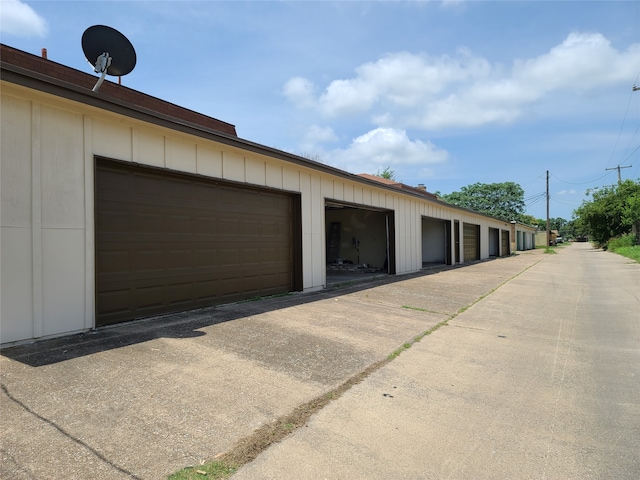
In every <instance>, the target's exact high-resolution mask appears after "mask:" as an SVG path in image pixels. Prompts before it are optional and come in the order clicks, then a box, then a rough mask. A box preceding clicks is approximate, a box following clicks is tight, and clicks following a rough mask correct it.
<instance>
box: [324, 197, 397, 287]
mask: <svg viewBox="0 0 640 480" xmlns="http://www.w3.org/2000/svg"><path fill="white" fill-rule="evenodd" d="M325 231H326V262H327V264H326V268H327V285H330V284H335V283H340V282H342V281H348V280H354V279H363V278H367V277H375V276H379V275H387V274H395V273H396V269H395V242H394V238H395V222H394V216H393V211H391V210H382V209H372V208H363V207H361V206H356V205H351V204H345V203H341V202H335V201H327V202H326V203H325Z"/></svg>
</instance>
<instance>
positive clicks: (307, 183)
mask: <svg viewBox="0 0 640 480" xmlns="http://www.w3.org/2000/svg"><path fill="white" fill-rule="evenodd" d="M300 192H301V199H300V201H301V204H302V233H311V231H312V230H311V211H312V198H311V175H309V174H308V173H307V172H300ZM302 253H303V255H305V260H306V259H307V257H306V255H307V252H306V251H305V250H304V249H303V250H302ZM308 258H311V257H308ZM304 265H308V264H307V262H306V261H305V263H304Z"/></svg>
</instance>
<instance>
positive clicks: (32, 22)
mask: <svg viewBox="0 0 640 480" xmlns="http://www.w3.org/2000/svg"><path fill="white" fill-rule="evenodd" d="M0 9H1V13H2V14H1V15H0V32H2V33H4V34H11V35H16V36H20V37H32V36H38V37H44V36H45V35H46V34H47V22H46V20H45V19H44V18H42V17H41V16H40V15H38V14H37V13H36V12H35V11H34V10H33V9H32V8H31V7H30V6H29V5H27V4H26V3H23V2H21V1H20V0H1V1H0Z"/></svg>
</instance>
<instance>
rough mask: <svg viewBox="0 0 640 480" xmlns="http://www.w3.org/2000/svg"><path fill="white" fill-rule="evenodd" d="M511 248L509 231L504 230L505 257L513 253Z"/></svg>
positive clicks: (503, 252)
mask: <svg viewBox="0 0 640 480" xmlns="http://www.w3.org/2000/svg"><path fill="white" fill-rule="evenodd" d="M509 250H510V248H509V231H508V230H502V256H503V257H505V256H508V255H511V252H510V251H509Z"/></svg>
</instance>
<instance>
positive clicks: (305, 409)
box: [168, 262, 538, 480]
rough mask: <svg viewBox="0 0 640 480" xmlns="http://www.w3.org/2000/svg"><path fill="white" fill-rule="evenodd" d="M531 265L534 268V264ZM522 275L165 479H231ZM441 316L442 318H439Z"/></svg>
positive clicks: (411, 308)
mask: <svg viewBox="0 0 640 480" xmlns="http://www.w3.org/2000/svg"><path fill="white" fill-rule="evenodd" d="M536 263H538V262H536ZM534 265H535V264H534ZM532 266H533V265H531V266H529V267H527V268H526V269H525V270H523V272H524V271H526V270H528V269H529V268H531V267H532ZM521 273H522V272H520V273H518V274H516V275H514V276H513V277H511V278H509V279H507V280H505V281H504V282H502V283H501V284H500V285H499V286H497V287H496V288H494V289H492V290H491V291H490V292H489V293H487V294H486V295H483V296H482V297H480V298H478V299H477V300H476V301H475V302H473V303H472V304H471V305H469V306H467V307H463V308H461V309H460V310H459V311H458V312H457V313H455V314H453V315H450V316H449V318H447V319H446V320H443V321H441V322H439V323H437V324H436V325H434V326H433V327H431V328H430V329H428V330H426V331H424V332H422V333H421V334H419V335H417V336H416V337H414V338H413V340H412V341H409V342H405V343H403V344H402V346H401V347H400V348H398V349H396V350H395V351H393V352H392V353H391V354H389V355H388V356H387V357H386V358H384V359H382V360H379V361H378V362H376V363H373V364H372V365H369V366H368V367H367V368H365V369H364V370H363V371H362V372H360V373H358V374H356V375H354V376H353V377H351V378H350V379H348V380H347V381H346V382H344V383H343V384H342V385H340V386H338V387H336V388H335V389H333V390H331V391H329V392H327V393H325V394H323V395H321V396H319V397H317V398H315V399H313V400H311V401H309V402H307V403H305V404H303V405H300V406H299V407H297V408H296V409H294V410H293V411H292V412H291V413H289V414H287V415H285V416H282V417H280V418H277V419H276V420H274V421H273V422H271V423H269V424H266V425H263V426H262V427H260V428H258V429H257V430H255V431H254V432H253V433H252V434H251V435H249V436H248V437H245V438H243V439H241V440H239V441H238V443H236V444H235V445H234V446H233V447H232V448H231V449H230V450H229V451H228V452H225V453H223V454H219V455H216V458H215V460H213V461H211V462H209V463H205V464H204V465H201V466H199V467H187V468H185V469H183V470H180V471H179V472H176V473H174V474H173V475H171V476H169V477H168V480H198V479H205V478H206V479H215V480H227V479H228V478H229V477H231V476H232V475H233V474H234V473H235V472H236V471H237V470H238V469H239V468H240V467H241V466H242V465H246V464H247V463H249V462H251V461H253V460H254V459H255V458H256V457H257V456H258V455H259V454H260V453H262V452H263V451H264V450H266V449H267V448H268V447H269V446H271V445H272V444H274V443H277V442H279V441H281V440H283V439H284V438H285V437H286V436H287V435H289V434H291V433H292V432H294V431H295V430H296V429H298V428H300V427H303V426H305V425H306V424H307V422H308V421H309V419H310V418H311V417H312V416H313V415H314V414H315V413H317V412H318V411H320V410H322V409H323V408H324V407H325V406H326V405H328V404H329V403H330V402H332V401H333V400H337V399H338V398H340V397H341V396H342V395H343V394H344V393H345V392H346V391H347V390H349V389H350V388H351V387H353V386H354V385H357V384H358V383H360V382H362V381H363V380H365V379H366V378H368V377H369V376H371V374H373V373H374V372H376V371H378V370H379V369H380V368H382V367H384V366H385V365H387V364H388V363H390V362H391V361H392V360H393V359H394V358H396V357H398V356H399V355H400V354H401V353H402V352H404V351H405V350H408V349H409V348H411V346H412V345H413V344H415V343H417V342H419V341H421V340H422V339H423V338H424V337H426V336H427V335H431V334H432V333H433V332H435V331H436V330H439V329H440V328H442V327H444V326H446V325H447V324H448V323H449V321H451V320H452V319H454V318H455V317H457V316H458V315H460V314H461V313H462V312H464V311H465V310H467V309H468V308H469V307H471V306H472V305H475V304H476V303H478V302H479V301H481V300H482V299H483V298H485V297H487V296H488V295H490V294H491V293H493V292H495V291H496V290H497V289H498V288H500V287H501V286H502V285H504V284H505V283H507V282H508V281H509V280H513V279H514V278H515V277H517V276H518V275H520V274H521ZM402 308H408V309H410V310H418V311H423V312H427V313H438V312H431V311H429V310H426V309H423V308H418V307H411V306H407V305H404V306H403V307H402ZM440 315H442V314H440Z"/></svg>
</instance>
